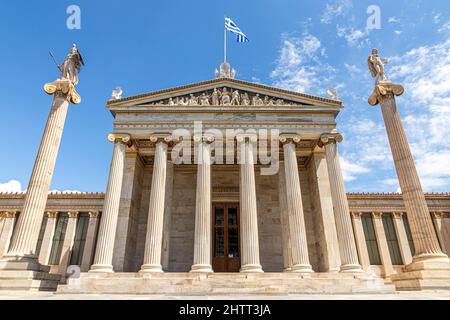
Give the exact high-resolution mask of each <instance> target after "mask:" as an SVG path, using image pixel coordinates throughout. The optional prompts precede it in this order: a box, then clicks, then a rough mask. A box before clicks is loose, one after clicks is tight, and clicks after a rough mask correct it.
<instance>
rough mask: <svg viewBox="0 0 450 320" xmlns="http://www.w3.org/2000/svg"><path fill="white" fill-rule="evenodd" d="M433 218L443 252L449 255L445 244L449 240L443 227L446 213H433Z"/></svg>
mask: <svg viewBox="0 0 450 320" xmlns="http://www.w3.org/2000/svg"><path fill="white" fill-rule="evenodd" d="M431 216H432V217H433V223H434V227H435V229H436V234H437V237H438V239H439V243H440V244H441V247H442V251H443V252H444V253H446V254H449V252H448V251H447V248H446V247H445V244H446V243H447V241H448V239H447V237H446V233H445V228H443V227H442V219H443V218H444V216H445V215H444V212H442V211H437V212H432V213H431Z"/></svg>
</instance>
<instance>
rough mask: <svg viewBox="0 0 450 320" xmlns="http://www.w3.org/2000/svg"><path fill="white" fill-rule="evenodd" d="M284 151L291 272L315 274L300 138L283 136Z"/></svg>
mask: <svg viewBox="0 0 450 320" xmlns="http://www.w3.org/2000/svg"><path fill="white" fill-rule="evenodd" d="M280 141H281V142H282V143H283V150H284V169H285V180H286V200H287V208H288V223H289V234H290V243H291V248H292V249H291V250H292V251H291V252H292V267H291V272H313V270H312V267H311V264H310V262H309V256H308V242H307V239H306V227H305V217H304V214H303V203H302V192H301V187H300V176H299V173H298V163H297V154H296V151H295V149H296V147H295V144H296V143H298V142H300V137H298V136H294V137H285V136H281V137H280Z"/></svg>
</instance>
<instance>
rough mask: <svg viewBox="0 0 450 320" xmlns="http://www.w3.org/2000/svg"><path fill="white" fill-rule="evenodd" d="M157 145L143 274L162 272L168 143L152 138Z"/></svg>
mask: <svg viewBox="0 0 450 320" xmlns="http://www.w3.org/2000/svg"><path fill="white" fill-rule="evenodd" d="M152 142H154V143H156V145H155V160H154V165H153V175H152V188H151V191H150V205H149V209H148V222H147V235H146V238H145V252H144V264H143V265H142V267H141V272H162V271H163V270H162V265H161V255H162V242H163V229H164V201H165V193H166V174H167V141H166V140H164V139H163V138H160V137H158V138H156V137H152Z"/></svg>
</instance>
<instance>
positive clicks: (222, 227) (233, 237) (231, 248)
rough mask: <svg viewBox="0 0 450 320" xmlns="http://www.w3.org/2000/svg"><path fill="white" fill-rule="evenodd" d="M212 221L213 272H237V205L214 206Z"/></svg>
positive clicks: (239, 262)
mask: <svg viewBox="0 0 450 320" xmlns="http://www.w3.org/2000/svg"><path fill="white" fill-rule="evenodd" d="M212 221H213V245H212V248H213V252H212V256H213V270H214V272H239V269H240V268H241V259H240V245H239V244H240V235H239V204H236V203H217V204H214V205H213V219H212Z"/></svg>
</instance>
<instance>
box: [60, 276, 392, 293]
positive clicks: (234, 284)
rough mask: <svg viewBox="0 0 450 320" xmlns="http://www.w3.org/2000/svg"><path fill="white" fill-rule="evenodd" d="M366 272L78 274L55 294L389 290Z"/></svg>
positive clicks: (378, 291)
mask: <svg viewBox="0 0 450 320" xmlns="http://www.w3.org/2000/svg"><path fill="white" fill-rule="evenodd" d="M393 292H395V287H394V286H393V285H390V284H385V283H384V281H383V280H382V279H380V278H378V277H375V276H372V275H368V274H346V273H313V274H297V273H262V274H257V273H255V274H242V273H211V274H195V273H161V274H145V273H111V274H100V273H98V274H96V273H82V274H81V275H80V277H79V278H76V279H74V278H70V279H68V280H67V283H66V284H64V285H59V286H58V289H57V293H58V294H65V293H69V294H77V293H79V294H155V295H161V294H163V295H181V296H182V295H190V296H192V295H199V296H208V295H229V296H233V295H289V294H320V293H322V294H351V293H377V294H379V293H393Z"/></svg>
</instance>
